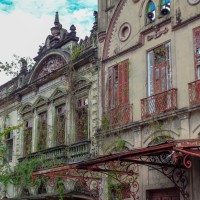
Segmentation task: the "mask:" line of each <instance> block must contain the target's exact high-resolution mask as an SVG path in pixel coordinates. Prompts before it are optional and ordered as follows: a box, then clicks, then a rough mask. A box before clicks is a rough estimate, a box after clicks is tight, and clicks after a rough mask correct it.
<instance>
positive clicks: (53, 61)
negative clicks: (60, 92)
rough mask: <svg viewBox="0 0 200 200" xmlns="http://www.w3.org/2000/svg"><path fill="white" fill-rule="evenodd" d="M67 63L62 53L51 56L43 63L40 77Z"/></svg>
mask: <svg viewBox="0 0 200 200" xmlns="http://www.w3.org/2000/svg"><path fill="white" fill-rule="evenodd" d="M65 64H66V61H65V60H64V58H62V57H61V56H60V55H52V56H49V57H48V58H47V59H45V60H44V61H43V62H42V63H41V65H40V67H41V71H40V72H39V74H38V78H41V77H43V76H46V75H47V74H49V73H51V72H53V71H55V70H57V69H59V68H60V67H63V66H64V65H65Z"/></svg>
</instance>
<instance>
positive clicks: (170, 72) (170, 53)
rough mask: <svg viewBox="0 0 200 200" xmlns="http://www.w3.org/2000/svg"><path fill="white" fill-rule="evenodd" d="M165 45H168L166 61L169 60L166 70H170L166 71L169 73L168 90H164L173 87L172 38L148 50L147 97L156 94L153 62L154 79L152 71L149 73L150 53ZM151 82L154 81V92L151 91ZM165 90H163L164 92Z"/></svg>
mask: <svg viewBox="0 0 200 200" xmlns="http://www.w3.org/2000/svg"><path fill="white" fill-rule="evenodd" d="M163 45H165V47H166V46H168V59H166V61H168V67H166V72H168V73H166V74H167V75H166V83H167V89H166V90H164V91H168V90H170V89H172V88H173V80H172V78H173V77H172V67H173V66H172V56H171V55H172V49H171V41H170V40H168V41H166V42H164V43H161V44H159V45H157V46H155V47H153V48H151V49H149V50H147V56H146V62H147V65H146V66H147V97H150V96H153V95H155V91H154V89H155V88H154V81H155V80H154V67H155V66H154V63H153V66H152V69H151V70H152V71H153V81H150V73H149V53H151V52H153V51H155V50H156V49H158V48H160V47H162V46H163ZM152 60H153V61H152V62H154V55H153V58H152ZM151 82H153V86H152V87H153V93H151V92H150V91H151V89H150V87H151V84H150V83H151ZM164 91H162V92H164Z"/></svg>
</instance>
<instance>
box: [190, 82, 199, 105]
mask: <svg viewBox="0 0 200 200" xmlns="http://www.w3.org/2000/svg"><path fill="white" fill-rule="evenodd" d="M188 89H189V102H190V105H195V104H198V103H200V80H197V81H194V82H192V83H189V84H188Z"/></svg>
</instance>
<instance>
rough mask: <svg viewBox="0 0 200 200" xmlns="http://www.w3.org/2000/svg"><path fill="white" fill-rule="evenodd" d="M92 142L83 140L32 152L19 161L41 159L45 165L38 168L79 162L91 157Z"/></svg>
mask: <svg viewBox="0 0 200 200" xmlns="http://www.w3.org/2000/svg"><path fill="white" fill-rule="evenodd" d="M90 143H91V142H90V141H83V142H79V143H76V144H72V145H71V146H67V145H60V146H57V147H52V148H48V149H45V150H41V151H38V152H34V153H31V154H29V155H28V156H26V157H22V158H19V159H18V161H19V162H22V161H24V160H25V159H28V160H30V161H31V160H33V159H39V160H40V159H41V160H42V163H43V165H42V166H38V169H44V168H52V167H57V166H62V165H64V164H69V163H72V162H73V163H74V162H79V161H82V160H85V159H87V158H89V156H90Z"/></svg>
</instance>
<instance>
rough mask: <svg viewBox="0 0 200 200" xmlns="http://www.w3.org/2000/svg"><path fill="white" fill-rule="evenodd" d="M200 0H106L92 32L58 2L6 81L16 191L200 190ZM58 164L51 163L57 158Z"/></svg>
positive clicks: (168, 194) (115, 196)
mask: <svg viewBox="0 0 200 200" xmlns="http://www.w3.org/2000/svg"><path fill="white" fill-rule="evenodd" d="M199 13H200V1H198V0H196V1H194V0H187V1H182V0H181V1H180V0H176V1H175V0H154V1H152V0H149V1H147V0H108V1H101V0H99V1H98V13H97V12H94V17H95V20H94V26H93V28H92V30H91V35H90V36H89V37H86V38H85V39H84V40H79V38H78V37H77V36H76V28H75V26H74V25H72V26H71V27H70V31H69V32H68V31H67V30H66V29H64V28H62V25H61V24H60V22H59V16H58V13H57V14H56V17H55V22H54V24H55V26H54V27H52V28H51V32H52V35H50V36H48V37H47V39H46V41H45V45H44V46H42V47H40V50H39V52H38V56H37V57H36V58H35V61H36V64H35V66H34V68H33V70H32V71H29V72H28V71H27V67H26V62H22V67H21V72H20V74H19V75H18V76H17V77H16V78H14V79H13V80H11V81H9V82H8V83H6V84H4V85H2V86H1V87H0V92H1V109H0V115H1V128H2V129H3V128H8V127H12V126H14V125H18V124H20V123H22V122H23V126H20V128H19V129H16V130H14V131H12V132H11V133H10V134H8V138H6V141H7V142H6V145H7V146H8V159H9V160H10V164H11V165H13V166H14V165H17V164H18V163H22V162H23V161H24V160H28V162H31V159H35V158H37V159H41V160H42V161H43V162H44V163H46V162H47V163H48V166H47V165H46V166H45V164H44V166H43V165H41V166H40V167H39V168H37V170H36V171H34V172H33V173H32V178H33V180H35V179H37V178H40V177H46V179H47V180H46V182H42V183H41V184H40V185H39V186H38V187H32V188H28V187H25V186H23V187H15V186H12V185H9V186H8V187H7V188H5V191H6V192H4V193H2V197H7V198H10V199H59V198H60V193H59V191H58V190H59V185H58V184H56V180H62V186H63V187H62V188H63V191H62V198H63V199H88V200H89V199H95V200H122V199H123V200H128V199H129V200H158V199H159V200H199V199H200V192H199V188H198V187H199V184H200V160H199V157H200V139H199V137H200V120H199V119H200V80H199V79H200V14H199ZM49 164H50V165H49Z"/></svg>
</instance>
